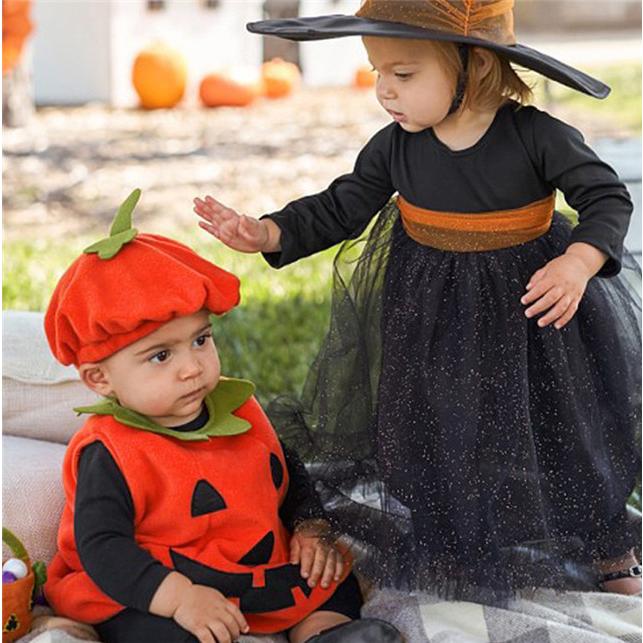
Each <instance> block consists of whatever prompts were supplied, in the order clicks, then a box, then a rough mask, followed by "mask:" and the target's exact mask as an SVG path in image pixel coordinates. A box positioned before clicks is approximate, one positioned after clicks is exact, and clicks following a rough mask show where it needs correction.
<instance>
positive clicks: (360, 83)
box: [353, 65, 377, 89]
mask: <svg viewBox="0 0 643 643" xmlns="http://www.w3.org/2000/svg"><path fill="white" fill-rule="evenodd" d="M376 81H377V72H376V71H374V70H373V68H372V67H371V66H370V65H361V66H360V67H358V68H357V69H356V70H355V76H354V77H353V86H354V87H358V88H360V89H370V88H371V87H375V83H376Z"/></svg>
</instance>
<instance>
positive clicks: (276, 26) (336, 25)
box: [246, 15, 610, 98]
mask: <svg viewBox="0 0 643 643" xmlns="http://www.w3.org/2000/svg"><path fill="white" fill-rule="evenodd" d="M246 27H247V29H248V31H250V32H252V33H256V34H263V35H266V36H277V37H279V38H285V39H287V40H297V41H303V40H328V39H330V38H343V37H346V36H379V37H386V38H413V39H418V40H441V41H446V42H456V43H466V44H469V45H474V46H477V47H485V48H486V49H490V50H491V51H495V52H497V53H498V54H501V55H502V56H504V57H505V58H507V59H509V60H510V61H511V62H514V63H516V64H517V65H520V66H521V67H526V68H528V69H531V70H533V71H535V72H538V73H539V74H542V75H543V76H546V77H547V78H551V79H552V80H555V81H556V82H558V83H561V84H562V85H566V86H567V87H571V88H572V89H575V90H577V91H579V92H583V93H584V94H588V95H589V96H593V97H594V98H605V97H606V96H607V95H608V94H609V93H610V88H609V87H608V86H607V85H606V84H605V83H603V82H601V81H600V80H598V79H597V78H593V77H592V76H589V75H588V74H586V73H584V72H582V71H580V70H579V69H576V68H574V67H571V66H570V65H566V64H565V63H563V62H561V61H560V60H557V59H556V58H552V57H551V56H548V55H547V54H543V53H542V52H540V51H537V50H536V49H532V48H531V47H527V46H525V45H520V44H515V45H502V44H498V43H495V42H492V41H490V40H484V39H482V38H474V37H471V36H464V35H460V34H455V33H449V32H445V31H435V30H431V29H424V28H423V27H416V26H413V25H406V24H403V23H400V22H388V21H384V20H371V19H369V18H360V17H359V16H347V15H332V16H317V17H307V18H288V19H284V20H260V21H258V22H250V23H248V24H247V25H246Z"/></svg>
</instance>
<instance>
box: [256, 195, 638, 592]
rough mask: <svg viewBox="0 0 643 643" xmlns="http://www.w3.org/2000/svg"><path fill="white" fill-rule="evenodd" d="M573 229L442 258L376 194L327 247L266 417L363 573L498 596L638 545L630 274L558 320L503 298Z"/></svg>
mask: <svg viewBox="0 0 643 643" xmlns="http://www.w3.org/2000/svg"><path fill="white" fill-rule="evenodd" d="M570 231H571V227H570V225H569V223H568V222H567V220H566V219H565V218H564V217H562V216H561V215H560V214H555V215H554V220H553V223H552V226H551V228H550V230H549V231H548V232H547V233H546V234H544V235H543V236H542V237H539V238H537V239H535V240H534V241H530V242H528V243H524V244H521V245H517V246H513V247H510V248H505V249H502V250H495V251H491V252H449V251H442V250H437V249H434V248H431V247H428V246H423V245H420V244H418V243H416V242H415V241H413V240H412V239H410V238H409V237H408V236H407V235H406V233H405V232H404V230H403V228H402V226H401V223H400V220H399V211H398V209H397V206H396V205H395V204H394V203H393V202H391V203H390V204H389V205H388V206H386V207H385V208H384V210H383V211H382V212H381V213H380V215H379V217H378V219H377V221H376V222H375V224H374V225H373V227H372V228H371V230H370V232H368V233H367V234H365V235H364V236H363V237H362V238H361V239H358V240H356V241H349V242H346V243H345V244H344V245H343V246H342V248H341V250H340V252H339V254H338V256H337V258H336V260H335V274H334V292H333V304H332V311H331V322H330V328H329V331H328V334H327V336H326V338H325V340H324V342H323V345H322V347H321V350H320V353H319V355H318V357H317V359H316V361H315V363H314V364H313V366H312V367H311V371H310V373H309V376H308V379H307V381H306V384H305V387H304V390H303V393H302V397H301V399H300V400H293V399H287V398H278V399H276V400H274V401H273V403H272V404H271V405H270V407H269V411H268V412H269V415H270V417H271V419H272V420H273V422H274V423H275V425H276V427H277V429H278V431H279V433H280V435H281V437H282V438H283V439H284V440H285V442H286V443H287V444H288V445H289V446H291V447H295V448H297V449H298V450H299V452H300V455H301V456H302V457H303V458H304V459H305V460H306V461H308V462H310V463H311V466H310V472H311V474H312V476H313V478H314V481H315V484H316V487H317V489H318V491H319V492H320V494H321V496H322V500H323V502H324V505H325V507H326V509H327V511H328V514H329V517H330V519H331V520H332V522H333V523H334V526H335V527H336V529H337V530H338V531H340V532H342V533H344V534H347V536H348V537H349V539H350V540H351V542H352V544H353V547H354V549H355V551H356V553H357V556H358V559H359V564H358V570H360V571H361V572H362V573H363V574H365V575H366V577H367V578H369V579H370V580H371V581H372V582H374V583H376V584H378V585H387V586H394V587H398V588H402V589H423V590H429V591H435V592H437V593H439V594H441V595H442V596H444V597H446V598H451V599H469V600H479V601H482V602H486V603H503V602H505V601H506V600H507V599H508V598H509V597H510V596H512V595H513V594H514V593H515V591H516V590H529V589H531V588H534V587H537V586H548V587H555V588H561V589H563V588H569V589H595V583H596V573H595V571H594V567H593V565H592V561H593V560H595V559H597V558H609V557H615V556H618V555H620V554H623V553H625V552H626V551H628V550H629V549H630V548H632V547H640V531H639V528H638V525H637V526H634V527H633V526H632V525H631V523H630V522H628V520H627V514H626V510H625V507H626V501H627V499H628V496H629V495H630V493H631V492H632V490H633V488H634V487H635V485H636V483H637V477H638V475H639V472H640V455H639V453H640V446H639V445H640V434H639V429H638V427H639V423H640V391H641V388H640V376H641V373H640V368H641V353H640V298H639V296H638V294H637V287H638V285H639V284H640V271H639V270H638V267H637V266H636V264H635V262H633V261H632V260H630V264H631V265H630V266H629V268H631V270H630V269H628V268H625V269H624V270H623V271H622V272H621V274H620V275H619V276H617V277H614V278H611V279H601V278H594V279H592V280H591V281H590V282H589V284H588V287H587V290H586V292H585V295H584V297H583V300H582V302H581V304H580V307H579V309H578V311H577V313H576V315H575V316H574V318H573V319H572V321H571V322H570V323H569V324H567V326H565V327H564V328H563V329H561V330H556V329H554V328H553V326H550V327H546V328H540V327H538V326H537V323H536V320H535V319H531V320H528V319H527V318H526V317H525V315H524V308H525V307H524V306H523V305H522V304H521V303H520V298H521V297H522V295H523V294H524V293H525V285H526V284H527V282H528V280H529V277H530V276H531V275H532V274H533V273H534V272H535V271H536V270H537V269H539V268H541V267H542V266H543V265H544V264H545V263H546V262H547V261H549V260H550V259H552V258H554V257H556V256H558V255H560V254H562V253H563V252H564V250H565V248H566V246H567V243H568V240H569V235H570ZM626 261H627V259H626Z"/></svg>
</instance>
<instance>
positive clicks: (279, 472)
mask: <svg viewBox="0 0 643 643" xmlns="http://www.w3.org/2000/svg"><path fill="white" fill-rule="evenodd" d="M270 473H271V474H272V481H273V483H274V485H275V489H279V487H281V483H282V482H283V481H284V468H283V467H282V466H281V462H280V461H279V458H278V457H277V456H276V455H275V454H274V453H271V454H270Z"/></svg>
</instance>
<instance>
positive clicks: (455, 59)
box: [429, 41, 533, 109]
mask: <svg viewBox="0 0 643 643" xmlns="http://www.w3.org/2000/svg"><path fill="white" fill-rule="evenodd" d="M429 44H430V45H431V46H432V47H433V48H434V49H435V51H436V53H437V56H438V58H439V59H440V62H441V64H442V65H443V66H444V68H445V70H446V71H447V73H448V74H450V75H451V76H452V77H453V79H454V82H457V80H458V78H459V77H460V74H461V72H462V60H461V59H460V54H459V52H458V45H457V44H455V43H452V42H438V41H429ZM467 46H468V47H469V64H468V66H467V79H466V84H465V90H464V97H463V99H462V104H461V106H460V109H465V108H469V109H496V108H498V107H500V105H501V104H502V103H504V102H505V101H506V100H507V99H509V98H512V99H514V100H516V101H517V102H518V103H520V104H522V105H525V104H527V103H529V102H530V101H531V100H532V97H533V92H532V89H531V87H530V86H529V85H527V83H526V82H525V81H524V80H523V79H522V78H520V76H519V75H518V74H517V73H516V71H515V70H514V68H513V67H512V66H511V64H510V63H509V61H508V60H507V59H506V58H504V57H503V56H499V55H497V54H496V53H495V52H494V51H491V50H489V49H487V50H486V51H487V52H488V53H489V54H491V60H492V64H491V69H490V70H489V71H487V73H485V74H484V75H482V74H481V72H480V67H479V66H478V65H475V64H473V59H474V57H475V56H476V48H475V47H471V46H470V45H467Z"/></svg>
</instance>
